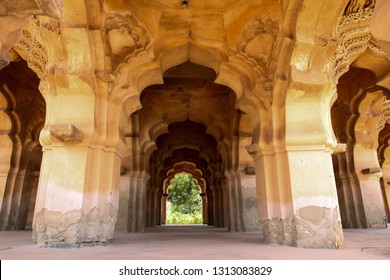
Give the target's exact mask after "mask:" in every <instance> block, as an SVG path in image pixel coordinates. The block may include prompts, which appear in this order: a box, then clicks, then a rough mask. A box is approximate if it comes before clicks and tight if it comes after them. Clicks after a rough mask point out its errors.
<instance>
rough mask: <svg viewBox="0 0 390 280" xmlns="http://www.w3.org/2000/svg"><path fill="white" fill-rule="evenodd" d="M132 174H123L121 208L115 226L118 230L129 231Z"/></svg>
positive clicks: (120, 189) (121, 178)
mask: <svg viewBox="0 0 390 280" xmlns="http://www.w3.org/2000/svg"><path fill="white" fill-rule="evenodd" d="M129 190H130V175H129V174H123V175H121V177H120V184H119V208H118V220H117V223H116V226H115V231H117V232H127V225H128V221H129V198H130V197H129V196H130V192H129Z"/></svg>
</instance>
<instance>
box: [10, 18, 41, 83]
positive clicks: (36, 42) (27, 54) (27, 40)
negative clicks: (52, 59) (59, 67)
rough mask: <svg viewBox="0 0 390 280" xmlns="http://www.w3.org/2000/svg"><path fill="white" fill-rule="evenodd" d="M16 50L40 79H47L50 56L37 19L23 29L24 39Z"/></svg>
mask: <svg viewBox="0 0 390 280" xmlns="http://www.w3.org/2000/svg"><path fill="white" fill-rule="evenodd" d="M14 49H15V50H16V52H18V53H19V54H20V55H21V56H22V58H23V59H25V60H26V61H27V63H28V66H29V67H30V68H31V69H32V70H33V71H34V72H35V73H36V74H37V75H38V77H39V78H40V79H44V78H45V76H46V73H47V63H48V55H47V50H46V48H45V46H44V44H43V39H42V28H41V25H40V21H39V19H38V18H37V17H32V20H30V22H29V23H28V25H27V26H26V27H25V28H24V29H23V37H22V39H21V40H20V41H19V42H18V43H17V44H16V45H15V46H14Z"/></svg>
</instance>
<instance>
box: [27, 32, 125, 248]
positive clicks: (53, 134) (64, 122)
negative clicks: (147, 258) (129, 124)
mask: <svg viewBox="0 0 390 280" xmlns="http://www.w3.org/2000/svg"><path fill="white" fill-rule="evenodd" d="M69 32H70V31H69V30H67V33H69ZM64 33H65V32H64ZM76 33H77V34H78V35H80V38H79V40H80V42H83V40H82V38H83V37H82V34H84V35H85V33H84V32H83V31H81V30H79V32H76ZM71 38H73V37H71ZM71 40H73V39H71ZM65 41H66V40H65ZM66 42H67V44H66V46H67V47H69V48H70V47H71V46H73V47H76V46H79V45H78V44H76V45H72V44H71V42H68V41H66ZM79 47H80V48H81V46H79ZM84 51H85V49H84ZM81 56H82V58H81V57H80V60H76V61H78V62H79V63H82V62H83V63H85V60H87V56H88V52H87V51H85V52H82V54H81ZM84 56H86V57H84ZM68 63H69V64H71V62H68ZM81 66H83V64H82V65H80V67H81ZM72 67H74V68H75V69H78V68H77V65H73V64H72ZM95 82H96V81H94V80H93V79H91V78H90V77H85V76H83V75H82V74H81V73H80V75H67V76H49V77H48V78H47V81H46V82H41V86H40V90H41V92H42V93H43V95H44V97H45V99H46V104H47V117H46V125H45V127H44V128H43V130H42V132H41V135H40V142H41V144H42V148H43V149H42V150H43V158H42V165H41V172H40V179H39V187H38V192H37V201H36V205H35V215H34V222H33V239H34V240H35V241H36V242H37V243H38V244H47V246H74V244H82V243H89V244H95V243H100V242H107V241H109V240H110V239H111V238H112V237H113V234H114V228H115V224H116V221H117V212H118V201H119V178H120V162H121V158H120V156H119V154H118V152H117V151H116V147H115V146H110V145H106V143H110V142H111V143H117V141H115V139H110V138H109V137H108V136H107V135H106V134H105V133H106V131H107V126H108V124H107V123H106V122H105V121H106V118H105V114H104V112H105V110H107V106H108V105H107V101H105V100H104V98H98V97H97V96H98V95H99V94H98V92H99V91H100V92H99V93H100V94H102V95H103V96H104V92H105V89H106V88H105V87H104V84H99V86H97V85H96V84H95ZM95 85H96V87H95ZM54 92H55V93H56V94H53V93H54ZM95 124H98V125H95ZM109 140H111V141H109Z"/></svg>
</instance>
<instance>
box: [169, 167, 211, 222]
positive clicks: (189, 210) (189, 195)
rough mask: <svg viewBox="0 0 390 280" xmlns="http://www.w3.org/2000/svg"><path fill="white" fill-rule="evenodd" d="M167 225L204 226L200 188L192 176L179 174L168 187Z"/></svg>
mask: <svg viewBox="0 0 390 280" xmlns="http://www.w3.org/2000/svg"><path fill="white" fill-rule="evenodd" d="M168 195H169V200H168V204H167V220H166V223H167V224H202V223H203V219H202V200H201V197H200V188H199V186H198V184H197V183H196V181H195V180H194V179H193V178H192V176H191V175H189V174H186V173H182V174H178V175H176V176H175V178H173V179H172V180H171V183H170V185H169V187H168Z"/></svg>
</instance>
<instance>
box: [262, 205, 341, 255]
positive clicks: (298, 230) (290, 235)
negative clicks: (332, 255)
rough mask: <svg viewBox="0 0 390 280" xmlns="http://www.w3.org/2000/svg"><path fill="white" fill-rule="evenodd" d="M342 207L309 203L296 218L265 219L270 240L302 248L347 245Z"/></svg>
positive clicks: (265, 234) (264, 226) (266, 234)
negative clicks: (327, 206)
mask: <svg viewBox="0 0 390 280" xmlns="http://www.w3.org/2000/svg"><path fill="white" fill-rule="evenodd" d="M338 211H339V210H338V208H335V209H329V208H325V207H318V206H307V207H304V208H301V209H299V210H298V211H297V214H296V215H295V216H294V218H289V219H272V220H271V219H270V220H265V221H263V222H262V230H263V236H264V239H265V241H266V242H267V243H276V244H281V245H289V246H296V247H302V248H329V249H339V248H343V247H344V237H343V231H342V226H341V221H340V220H339V218H338V217H339V215H338Z"/></svg>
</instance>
